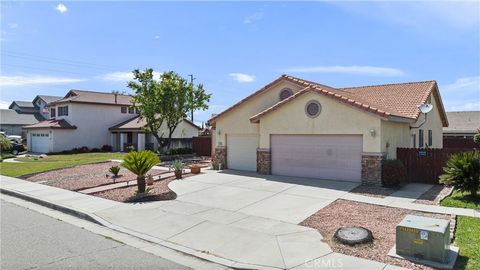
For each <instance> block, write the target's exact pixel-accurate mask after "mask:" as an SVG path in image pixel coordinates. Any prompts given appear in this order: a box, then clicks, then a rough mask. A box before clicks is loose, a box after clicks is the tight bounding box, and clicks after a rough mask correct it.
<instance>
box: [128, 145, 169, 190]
mask: <svg viewBox="0 0 480 270" xmlns="http://www.w3.org/2000/svg"><path fill="white" fill-rule="evenodd" d="M159 162H160V159H159V158H158V156H157V155H156V154H155V153H153V152H152V151H140V152H136V151H133V152H130V153H128V154H127V155H126V156H125V158H123V162H122V166H123V167H125V168H126V169H127V170H129V171H131V172H132V173H134V174H135V175H137V186H138V193H145V175H146V174H147V172H148V171H149V170H150V169H151V168H152V167H153V166H155V165H156V164H158V163H159Z"/></svg>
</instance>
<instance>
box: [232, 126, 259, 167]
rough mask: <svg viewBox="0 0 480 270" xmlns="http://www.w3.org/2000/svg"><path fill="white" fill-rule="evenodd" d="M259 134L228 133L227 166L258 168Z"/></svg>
mask: <svg viewBox="0 0 480 270" xmlns="http://www.w3.org/2000/svg"><path fill="white" fill-rule="evenodd" d="M257 146H258V135H237V134H227V167H228V168H229V169H234V170H242V171H256V170H257Z"/></svg>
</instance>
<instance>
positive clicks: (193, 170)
mask: <svg viewBox="0 0 480 270" xmlns="http://www.w3.org/2000/svg"><path fill="white" fill-rule="evenodd" d="M190 172H191V173H193V174H199V173H200V166H198V164H192V166H190Z"/></svg>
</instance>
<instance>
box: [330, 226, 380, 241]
mask: <svg viewBox="0 0 480 270" xmlns="http://www.w3.org/2000/svg"><path fill="white" fill-rule="evenodd" d="M335 238H336V239H337V240H338V241H340V242H341V243H344V244H347V245H352V246H353V245H356V244H363V243H369V242H371V241H372V240H373V236H372V232H371V231H370V230H369V229H366V228H363V227H345V228H340V229H338V230H337V231H336V232H335Z"/></svg>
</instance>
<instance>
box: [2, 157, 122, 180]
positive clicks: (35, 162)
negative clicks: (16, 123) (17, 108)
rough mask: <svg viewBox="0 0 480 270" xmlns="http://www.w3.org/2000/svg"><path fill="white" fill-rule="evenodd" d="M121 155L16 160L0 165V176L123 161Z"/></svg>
mask: <svg viewBox="0 0 480 270" xmlns="http://www.w3.org/2000/svg"><path fill="white" fill-rule="evenodd" d="M124 155H125V154H122V153H85V154H70V155H51V156H48V157H46V158H36V159H35V158H32V157H28V158H17V159H16V160H18V161H21V162H22V163H7V162H1V163H0V174H2V175H7V176H14V177H15V176H21V175H25V174H31V173H39V172H43V171H48V170H53V169H59V168H64V167H71V166H75V165H83V164H89V163H95V162H100V161H106V160H109V159H123V157H124Z"/></svg>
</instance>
